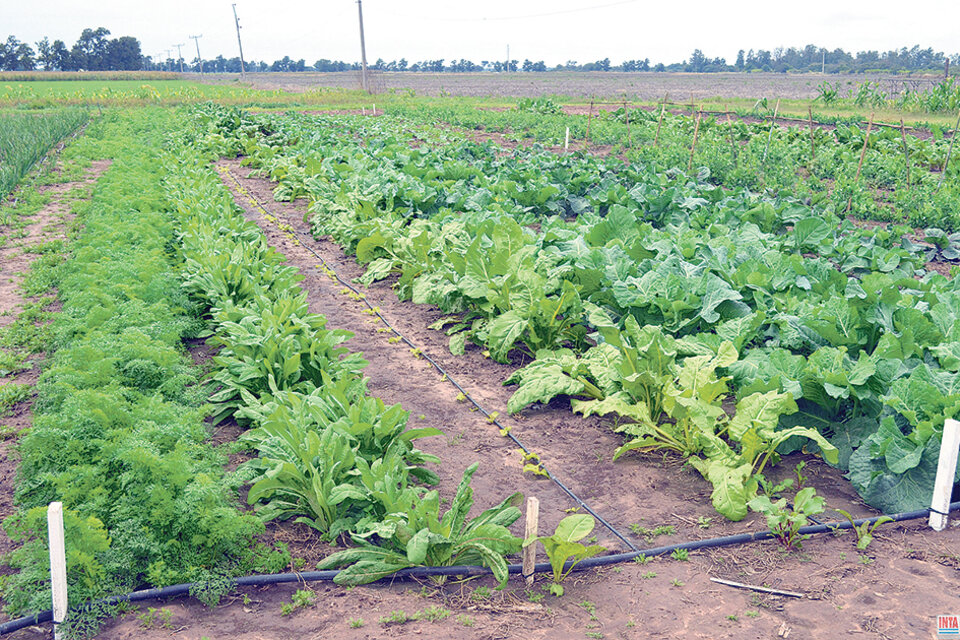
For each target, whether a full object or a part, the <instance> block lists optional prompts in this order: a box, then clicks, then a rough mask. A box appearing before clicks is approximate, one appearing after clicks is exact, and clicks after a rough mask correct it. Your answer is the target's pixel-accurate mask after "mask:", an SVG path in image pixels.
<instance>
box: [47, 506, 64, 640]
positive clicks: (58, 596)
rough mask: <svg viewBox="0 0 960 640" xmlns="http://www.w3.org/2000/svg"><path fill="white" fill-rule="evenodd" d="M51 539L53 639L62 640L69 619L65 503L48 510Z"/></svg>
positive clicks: (48, 526) (48, 527) (48, 528)
mask: <svg viewBox="0 0 960 640" xmlns="http://www.w3.org/2000/svg"><path fill="white" fill-rule="evenodd" d="M47 531H48V534H49V539H50V582H51V586H52V592H53V637H54V638H55V640H60V638H61V634H60V623H61V622H63V621H64V619H65V618H66V617H67V552H66V544H65V542H64V536H63V503H62V502H51V503H50V506H49V507H48V508H47Z"/></svg>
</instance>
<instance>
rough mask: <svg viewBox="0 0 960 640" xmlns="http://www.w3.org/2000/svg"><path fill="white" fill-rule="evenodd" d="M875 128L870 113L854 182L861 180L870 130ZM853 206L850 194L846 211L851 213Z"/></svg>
mask: <svg viewBox="0 0 960 640" xmlns="http://www.w3.org/2000/svg"><path fill="white" fill-rule="evenodd" d="M872 128H873V114H872V113H871V114H870V119H869V120H868V121H867V135H865V136H863V148H862V149H861V150H860V162H859V163H857V177H855V178H854V179H853V181H854V182H859V181H860V170H861V169H863V159H864V157H865V156H866V155H867V143H868V142H870V130H871V129H872ZM852 207H853V196H850V197H849V198H848V199H847V210H846V211H845V212H844V213H849V212H850V209H851V208H852Z"/></svg>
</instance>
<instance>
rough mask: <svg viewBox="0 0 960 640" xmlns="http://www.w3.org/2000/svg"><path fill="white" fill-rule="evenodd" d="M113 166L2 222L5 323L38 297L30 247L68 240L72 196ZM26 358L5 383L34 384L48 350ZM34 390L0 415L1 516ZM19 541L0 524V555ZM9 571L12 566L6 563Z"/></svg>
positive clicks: (94, 170) (99, 165)
mask: <svg viewBox="0 0 960 640" xmlns="http://www.w3.org/2000/svg"><path fill="white" fill-rule="evenodd" d="M109 166H110V163H109V161H104V162H95V163H93V165H92V167H91V168H90V169H89V170H88V171H87V173H86V175H85V176H84V177H83V178H82V179H81V180H77V181H73V182H63V183H58V184H53V185H50V186H43V187H40V188H39V191H40V193H42V194H43V195H44V196H46V198H47V202H46V204H44V206H43V207H42V208H41V209H40V210H39V211H37V212H36V213H34V214H32V215H30V216H29V217H27V218H26V220H25V222H26V224H25V225H24V226H23V227H22V228H20V229H15V228H13V227H3V228H0V233H2V235H4V236H5V237H7V242H6V243H5V244H3V245H2V246H0V314H2V315H0V327H5V326H7V325H9V324H11V323H12V322H14V321H15V320H16V318H17V315H18V309H19V308H20V307H21V306H22V305H23V304H24V303H27V302H31V301H35V299H31V298H27V297H25V296H24V294H23V292H22V291H21V289H20V285H21V284H22V283H23V278H24V275H25V274H26V272H27V271H28V270H29V269H30V265H31V264H32V263H33V261H34V260H36V259H37V258H38V257H39V255H38V254H36V253H29V252H28V250H29V249H30V248H32V247H36V246H38V245H40V244H43V243H46V242H51V241H53V240H65V239H66V238H67V233H68V227H69V224H70V222H71V221H72V220H73V214H72V213H71V211H70V208H71V202H72V201H73V199H74V198H75V197H76V196H79V195H81V192H80V191H77V190H82V191H83V192H89V190H90V189H91V188H92V186H93V184H94V183H95V182H96V181H97V178H99V177H100V175H101V174H102V173H103V172H104V171H105V170H106V169H107V167H109ZM56 305H57V303H56V302H55V303H53V305H51V306H50V307H48V310H56ZM30 358H31V359H30V360H28V361H27V368H26V369H24V370H22V371H18V372H15V373H13V374H10V375H7V376H3V377H0V385H6V384H17V385H30V386H33V385H34V384H35V383H36V381H37V378H38V377H39V375H40V363H41V362H42V360H43V354H42V353H40V354H32V355H31V357H30ZM32 407H33V393H32V392H31V394H30V396H29V397H28V398H27V399H25V400H23V401H22V402H19V403H17V404H15V405H13V406H12V407H11V408H10V412H9V414H8V415H6V416H0V425H4V426H5V428H4V429H3V433H4V435H3V436H2V437H3V440H2V441H0V520H2V519H4V518H6V517H7V516H8V515H10V514H11V513H12V512H13V489H14V486H15V478H16V468H17V461H16V458H15V457H13V456H11V455H10V454H11V447H12V446H13V445H14V443H15V438H14V435H13V434H15V433H17V432H19V431H21V430H23V429H26V428H27V427H29V426H30V425H31V424H32V423H33V412H32ZM13 547H14V544H13V543H12V542H11V541H10V539H9V538H8V537H7V536H6V533H5V532H3V530H2V529H0V555H3V554H4V553H7V552H8V551H10V550H11V549H12V548H13ZM2 571H8V569H2V570H0V572H2Z"/></svg>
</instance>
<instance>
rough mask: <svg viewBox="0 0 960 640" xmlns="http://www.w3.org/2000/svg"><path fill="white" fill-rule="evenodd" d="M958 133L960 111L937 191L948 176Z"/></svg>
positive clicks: (959, 131)
mask: <svg viewBox="0 0 960 640" xmlns="http://www.w3.org/2000/svg"><path fill="white" fill-rule="evenodd" d="M957 133H960V112H958V113H957V124H956V125H955V126H954V127H953V135H952V136H950V146H949V147H947V159H946V160H945V161H944V163H943V173H941V174H940V182H939V183H938V184H937V191H935V192H934V193H937V192H939V191H940V187H942V186H943V180H944V178H946V177H947V168H948V167H949V166H950V156H951V155H952V154H953V143H954V142H956V141H957Z"/></svg>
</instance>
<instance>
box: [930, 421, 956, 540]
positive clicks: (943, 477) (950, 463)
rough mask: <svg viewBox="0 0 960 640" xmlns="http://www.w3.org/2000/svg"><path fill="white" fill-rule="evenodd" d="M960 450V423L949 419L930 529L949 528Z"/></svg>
mask: <svg viewBox="0 0 960 640" xmlns="http://www.w3.org/2000/svg"><path fill="white" fill-rule="evenodd" d="M958 450H960V422H958V421H956V420H951V419H948V420H947V421H946V422H945V423H944V425H943V440H941V442H940V460H939V462H938V463H937V479H936V482H935V483H934V485H933V500H932V501H931V503H930V527H932V528H933V530H934V531H943V530H944V528H946V526H947V520H948V519H949V518H948V517H947V510H948V509H949V508H950V493H951V492H952V491H953V478H954V474H956V472H957V452H958Z"/></svg>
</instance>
